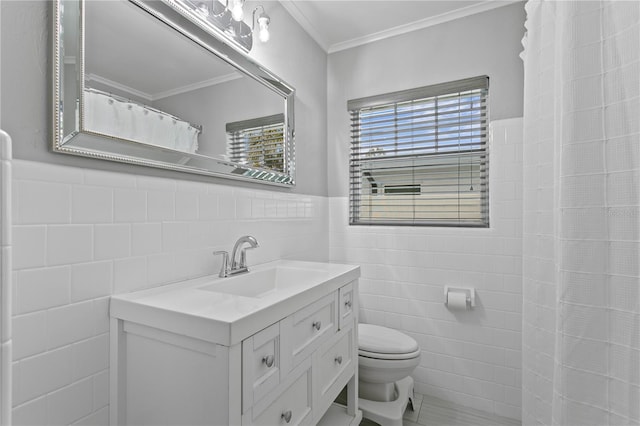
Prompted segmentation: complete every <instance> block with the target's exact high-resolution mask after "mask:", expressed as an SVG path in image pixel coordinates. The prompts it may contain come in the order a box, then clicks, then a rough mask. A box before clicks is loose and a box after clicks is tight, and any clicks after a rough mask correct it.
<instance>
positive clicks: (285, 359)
mask: <svg viewBox="0 0 640 426" xmlns="http://www.w3.org/2000/svg"><path fill="white" fill-rule="evenodd" d="M337 304H338V292H337V291H336V292H334V293H332V294H329V295H327V296H325V297H323V298H322V299H320V300H318V301H316V302H314V303H312V304H310V305H308V306H306V307H304V308H302V309H301V310H299V311H298V312H296V313H294V314H293V315H290V316H288V317H287V318H285V319H284V320H282V321H281V330H282V342H283V343H282V348H283V353H282V364H283V369H285V370H284V371H285V372H286V371H288V369H291V368H293V367H295V366H296V365H298V364H299V363H300V361H302V360H303V359H305V358H306V357H308V356H309V355H310V354H311V353H312V352H313V351H314V350H316V349H317V348H318V347H319V346H320V345H321V344H322V343H323V342H326V341H327V340H328V339H330V338H331V336H333V335H334V334H335V333H336V331H337V330H338V324H337V320H338V309H337Z"/></svg>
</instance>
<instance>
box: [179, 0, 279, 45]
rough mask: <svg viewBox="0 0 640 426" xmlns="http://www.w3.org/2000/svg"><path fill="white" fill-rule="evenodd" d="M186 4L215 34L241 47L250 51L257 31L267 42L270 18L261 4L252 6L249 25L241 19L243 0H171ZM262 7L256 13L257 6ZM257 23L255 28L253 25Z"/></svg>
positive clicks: (260, 37) (190, 11) (261, 39)
mask: <svg viewBox="0 0 640 426" xmlns="http://www.w3.org/2000/svg"><path fill="white" fill-rule="evenodd" d="M174 1H175V2H176V3H179V4H180V5H182V6H186V9H187V11H188V12H186V13H188V14H189V15H191V16H193V17H195V18H196V20H197V21H198V22H199V23H201V24H202V25H204V26H205V28H207V29H209V32H213V33H214V34H217V35H223V36H224V37H226V38H227V39H230V40H232V41H234V42H235V44H236V46H239V47H240V48H241V49H242V50H244V51H246V52H249V51H250V50H251V48H252V47H253V33H254V31H256V30H257V31H258V34H257V35H258V39H259V40H260V41H261V42H263V43H266V42H267V41H268V40H269V24H270V22H271V18H269V15H267V13H266V11H265V9H264V6H262V5H259V6H258V7H256V8H255V9H254V10H253V14H252V19H251V26H249V25H247V24H246V23H245V22H244V21H243V19H244V15H245V14H244V9H243V7H244V3H245V0H225V1H224V2H222V1H220V0H201V1H197V0H174ZM260 9H261V10H262V12H261V13H259V14H258V12H259V10H260ZM256 23H257V26H258V28H257V29H256Z"/></svg>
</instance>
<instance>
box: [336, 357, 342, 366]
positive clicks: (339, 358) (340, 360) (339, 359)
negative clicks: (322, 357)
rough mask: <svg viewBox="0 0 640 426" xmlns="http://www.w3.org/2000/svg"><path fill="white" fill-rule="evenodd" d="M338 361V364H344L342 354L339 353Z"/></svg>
mask: <svg viewBox="0 0 640 426" xmlns="http://www.w3.org/2000/svg"><path fill="white" fill-rule="evenodd" d="M336 362H337V363H338V364H342V355H338V356H337V357H336Z"/></svg>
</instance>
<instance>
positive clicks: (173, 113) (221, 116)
mask: <svg viewBox="0 0 640 426" xmlns="http://www.w3.org/2000/svg"><path fill="white" fill-rule="evenodd" d="M189 1H190V0H179V1H174V0H162V1H158V0H128V1H127V0H105V1H101V0H86V1H85V0H57V1H56V2H55V13H54V20H55V22H54V43H55V45H54V61H53V62H54V141H53V151H55V152H60V153H66V154H72V155H80V156H84V157H92V158H99V159H104V160H112V161H119V162H125V163H131V164H139V165H145V166H152V167H159V168H165V169H173V170H180V171H183V172H190V173H198V174H205V175H214V176H219V177H226V178H233V179H245V180H252V181H255V182H261V183H268V184H274V185H281V186H292V185H294V184H295V180H294V171H295V163H294V141H293V136H294V117H293V99H294V89H293V88H292V87H291V86H289V85H288V84H287V83H285V82H284V81H283V80H282V79H280V78H278V77H277V76H275V75H274V74H273V73H271V72H270V71H269V70H267V69H265V68H264V67H262V66H261V65H259V64H258V63H256V62H254V61H253V60H251V59H250V58H249V57H248V56H247V55H246V54H245V53H244V52H242V51H241V49H239V48H238V47H237V46H235V45H234V42H233V40H231V39H226V38H225V37H223V36H221V35H220V34H218V33H216V32H215V31H212V30H211V29H210V28H207V27H206V26H205V25H203V24H202V23H201V21H202V20H198V17H197V16H196V15H195V13H196V12H193V11H191V10H190V9H188V8H186V7H184V5H185V4H186V3H188V2H189ZM213 1H218V0H213Z"/></svg>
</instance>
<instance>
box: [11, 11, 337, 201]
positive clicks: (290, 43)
mask: <svg viewBox="0 0 640 426" xmlns="http://www.w3.org/2000/svg"><path fill="white" fill-rule="evenodd" d="M263 3H264V5H265V7H266V9H267V12H268V13H269V15H270V16H271V22H272V26H271V40H270V41H269V43H267V44H260V43H259V42H256V44H255V46H254V50H253V51H252V52H251V56H252V57H253V58H254V59H256V60H257V61H258V62H260V63H262V64H263V65H265V66H266V67H267V68H269V69H271V70H272V71H273V72H274V73H275V74H276V75H279V76H280V77H281V78H283V79H284V80H285V81H287V82H288V83H289V84H291V85H293V86H294V87H295V88H296V90H297V92H296V110H295V113H296V127H297V130H296V160H297V167H296V169H297V174H296V181H297V186H296V187H295V188H293V189H290V190H289V189H280V188H276V187H266V186H263V185H259V186H258V187H259V188H262V189H264V188H272V189H273V190H274V191H291V192H294V193H301V194H312V195H321V196H326V195H327V169H326V167H325V162H324V159H325V158H326V155H327V148H326V129H327V126H326V111H327V105H326V98H327V92H326V70H327V56H326V54H325V53H324V51H322V49H321V48H320V47H319V46H318V45H317V44H316V43H315V42H314V41H313V39H311V37H309V36H308V35H307V34H306V33H305V32H304V31H303V30H302V29H301V28H300V26H299V25H298V24H297V23H296V22H295V21H294V20H293V18H291V16H290V15H289V14H288V13H287V12H286V11H285V10H284V8H282V6H280V4H279V3H278V2H277V1H265V2H263ZM250 6H251V5H248V7H250ZM0 7H1V8H2V14H1V16H2V21H1V24H0V31H2V37H1V45H0V55H1V61H0V63H1V69H0V76H1V77H2V78H1V81H0V91H1V93H2V97H1V99H0V103H1V108H2V110H3V115H2V121H1V122H0V126H1V127H2V128H3V129H5V130H6V131H7V132H8V133H9V134H10V135H11V136H12V138H13V141H14V146H13V148H14V149H13V152H14V158H17V159H22V160H31V161H39V162H45V163H57V164H63V165H70V166H78V167H85V168H90V169H100V170H112V171H118V172H129V173H133V174H142V175H149V176H164V177H170V178H174V179H185V180H194V181H209V182H215V183H219V184H227V185H233V186H244V187H256V185H258V184H248V183H240V182H237V181H231V180H225V179H218V178H212V177H206V176H199V175H189V174H185V173H179V172H170V171H165V170H160V169H152V168H145V167H140V166H131V165H124V164H118V163H110V162H106V161H101V160H90V159H85V158H80V157H72V156H68V155H62V154H56V153H52V152H51V151H50V145H51V138H52V136H51V124H50V123H51V92H52V82H51V77H50V75H51V14H52V11H53V7H52V2H51V1H46V0H33V1H19V0H18V1H13V0H2V1H0ZM247 10H251V9H249V8H248V9H247ZM318 159H321V160H320V161H319V160H318Z"/></svg>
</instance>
